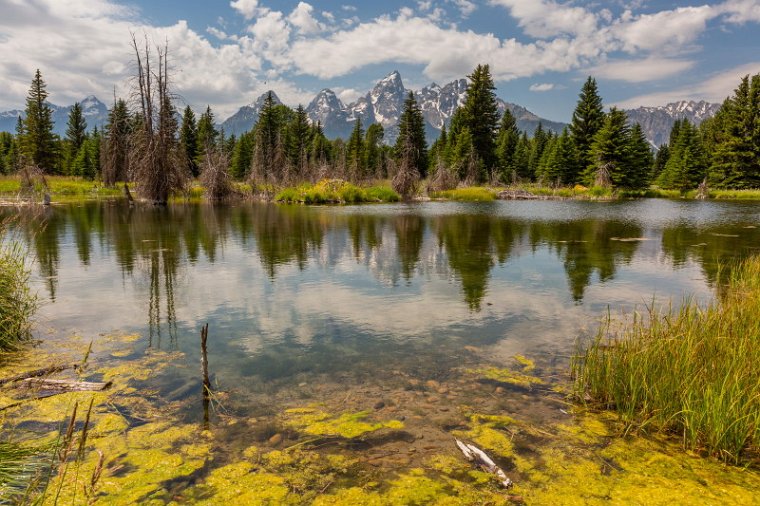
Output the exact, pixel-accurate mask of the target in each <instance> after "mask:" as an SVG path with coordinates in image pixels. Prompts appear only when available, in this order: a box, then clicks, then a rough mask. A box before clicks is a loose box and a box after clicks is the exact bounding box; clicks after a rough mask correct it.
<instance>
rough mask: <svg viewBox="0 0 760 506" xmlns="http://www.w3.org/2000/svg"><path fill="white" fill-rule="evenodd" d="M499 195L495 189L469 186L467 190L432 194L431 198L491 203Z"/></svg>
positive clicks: (456, 189) (458, 189) (457, 189)
mask: <svg viewBox="0 0 760 506" xmlns="http://www.w3.org/2000/svg"><path fill="white" fill-rule="evenodd" d="M497 194H498V192H497V191H496V190H494V189H493V188H486V187H484V186H468V187H466V188H455V189H454V190H443V191H438V192H432V193H431V194H430V197H431V198H434V199H445V200H456V201H460V202H490V201H492V200H496V195H497Z"/></svg>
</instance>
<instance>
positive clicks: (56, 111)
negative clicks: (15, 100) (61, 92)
mask: <svg viewBox="0 0 760 506" xmlns="http://www.w3.org/2000/svg"><path fill="white" fill-rule="evenodd" d="M79 105H81V106H82V114H83V115H84V118H85V121H87V130H89V131H91V130H92V129H93V128H95V127H98V129H101V128H103V126H104V125H105V124H106V123H108V107H107V106H106V105H105V104H104V103H103V102H101V101H100V100H98V98H97V97H95V96H94V95H90V96H88V97H85V98H84V99H83V100H81V101H80V102H79ZM72 107H74V106H73V105H69V106H60V105H55V104H50V108H51V109H52V111H53V122H54V126H53V131H54V132H55V133H57V134H58V135H60V136H63V135H65V134H66V124H67V123H68V121H69V113H70V112H71V109H72ZM19 116H21V118H24V117H25V114H24V111H21V110H13V111H5V112H0V132H12V133H15V132H16V122H17V121H18V117H19Z"/></svg>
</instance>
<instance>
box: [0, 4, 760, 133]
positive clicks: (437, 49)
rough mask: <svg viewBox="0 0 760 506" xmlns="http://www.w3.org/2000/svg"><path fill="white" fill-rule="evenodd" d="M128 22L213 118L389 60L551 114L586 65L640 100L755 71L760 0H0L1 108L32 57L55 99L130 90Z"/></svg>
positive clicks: (341, 89) (703, 93)
mask: <svg viewBox="0 0 760 506" xmlns="http://www.w3.org/2000/svg"><path fill="white" fill-rule="evenodd" d="M132 33H134V34H136V36H137V37H138V38H139V39H141V40H142V39H143V37H147V38H148V40H150V41H151V43H157V44H161V45H163V44H164V43H168V47H169V54H170V63H171V68H172V73H171V76H172V85H173V90H174V92H175V93H176V94H177V96H178V97H179V101H180V102H181V104H182V105H184V104H189V105H190V106H192V107H193V108H194V109H196V110H199V111H200V110H202V109H205V107H206V105H210V106H211V107H212V109H213V110H214V112H215V115H216V117H217V119H219V120H223V119H225V118H227V117H228V116H230V115H231V114H233V113H234V112H235V111H236V110H237V109H238V108H239V107H241V106H243V105H246V104H249V103H251V102H253V101H255V99H256V98H257V97H258V96H259V95H261V94H262V93H264V92H265V91H267V90H269V89H273V90H274V91H275V92H276V93H277V94H278V96H279V97H280V98H281V99H282V100H283V102H285V103H286V104H288V105H291V106H295V105H297V104H299V103H303V104H304V105H307V104H308V102H309V101H310V100H311V99H312V98H313V96H314V95H315V94H316V93H317V92H318V91H319V90H321V89H323V88H330V89H332V90H333V91H335V92H336V93H337V94H338V96H339V97H340V98H341V99H342V100H343V101H344V102H346V103H349V102H351V101H353V100H355V99H356V98H357V97H359V96H360V95H363V94H365V93H366V92H367V91H369V90H370V89H371V88H372V86H373V85H374V84H375V83H376V82H377V81H378V80H380V79H382V78H383V77H384V76H386V75H387V74H389V73H390V72H392V71H394V70H398V71H399V72H400V73H401V76H402V78H403V80H404V84H405V86H406V87H407V88H411V89H419V88H421V87H423V86H426V85H428V84H430V83H432V82H436V83H438V84H439V85H444V84H446V83H448V82H450V81H452V80H454V79H459V78H462V77H465V76H466V75H467V74H469V73H470V72H471V71H472V69H473V68H474V67H475V66H476V65H477V64H479V63H487V64H489V65H490V67H491V71H492V74H493V77H494V80H495V83H496V88H497V90H496V93H497V95H499V96H500V97H501V98H503V99H504V100H507V101H509V102H514V103H517V104H520V105H523V106H525V107H527V108H528V109H530V110H531V111H533V112H535V113H536V114H538V115H539V116H542V117H544V118H548V119H552V120H556V121H568V120H569V119H570V117H571V115H572V111H573V109H574V107H575V104H576V102H577V98H578V92H579V90H580V87H581V86H582V84H583V82H584V81H585V79H586V77H587V76H589V75H591V76H594V77H595V78H596V79H597V82H598V85H599V90H600V93H601V95H602V97H603V99H604V103H605V105H607V106H612V105H615V106H619V107H625V108H633V107H638V106H658V105H665V104H667V103H668V102H672V101H677V100H681V99H694V100H702V99H704V100H708V101H714V102H721V101H722V100H723V99H724V98H725V97H726V96H729V95H730V94H731V93H732V90H733V89H734V88H735V87H736V85H737V84H738V81H739V79H740V77H741V76H743V75H746V74H757V73H760V0H724V1H718V2H709V3H699V2H698V0H695V1H677V2H664V1H646V0H613V1H608V2H600V1H596V0H408V1H397V0H387V1H361V2H360V1H357V0H311V1H309V2H305V1H297V0H296V1H291V0H282V1H273V0H232V1H230V0H202V1H201V0H196V1H191V0H132V1H116V0H65V1H63V0H0V55H1V56H0V110H8V109H16V108H23V105H24V99H25V96H26V94H27V92H28V89H29V85H30V82H31V79H32V76H33V75H34V71H35V69H37V68H39V69H40V71H41V72H42V76H43V78H44V80H45V82H46V83H47V86H48V92H49V94H50V96H49V100H50V101H51V102H53V103H55V104H59V105H68V104H71V103H73V102H74V101H77V100H81V99H83V98H84V97H85V96H87V95H91V94H92V95H96V96H97V97H99V98H100V99H101V100H103V101H104V102H106V103H111V102H112V101H113V96H114V93H116V94H117V95H119V96H126V95H127V94H128V93H129V87H130V86H131V82H130V75H131V73H132V71H133V70H134V65H133V60H134V55H133V52H132V51H131V46H130V43H131V34H132Z"/></svg>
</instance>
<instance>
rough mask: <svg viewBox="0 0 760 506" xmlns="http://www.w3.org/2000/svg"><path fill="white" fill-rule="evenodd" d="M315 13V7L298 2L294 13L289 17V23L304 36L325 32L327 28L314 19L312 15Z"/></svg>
mask: <svg viewBox="0 0 760 506" xmlns="http://www.w3.org/2000/svg"><path fill="white" fill-rule="evenodd" d="M313 12H314V7H312V6H311V5H309V4H307V3H306V2H298V5H297V6H296V8H295V9H293V12H291V13H290V16H288V21H289V22H290V24H291V25H293V26H294V27H296V28H297V29H298V31H299V32H300V33H302V34H304V35H312V34H316V33H319V32H321V31H323V30H324V29H325V27H324V26H323V25H322V24H321V23H320V22H319V21H317V20H316V19H315V18H314V16H313V14H312V13H313Z"/></svg>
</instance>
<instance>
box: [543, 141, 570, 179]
mask: <svg viewBox="0 0 760 506" xmlns="http://www.w3.org/2000/svg"><path fill="white" fill-rule="evenodd" d="M575 163H576V159H575V145H574V144H573V140H572V138H571V137H570V132H569V131H568V129H567V128H564V129H563V130H562V134H561V135H560V136H559V137H552V139H551V140H550V141H549V145H547V147H546V150H545V151H544V156H543V157H542V163H541V171H540V176H543V179H544V180H545V181H546V182H547V183H549V184H550V185H562V184H570V183H571V182H572V181H571V180H572V179H573V178H574V177H575V173H574V167H575Z"/></svg>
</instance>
